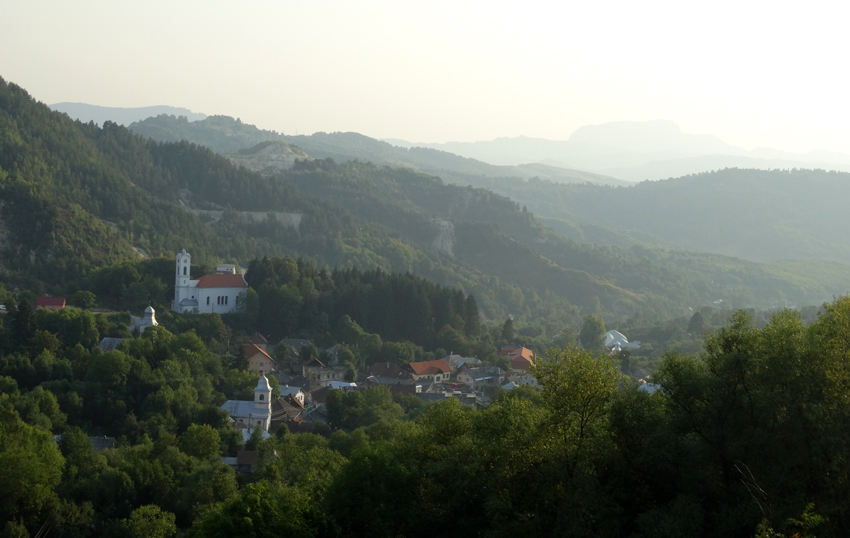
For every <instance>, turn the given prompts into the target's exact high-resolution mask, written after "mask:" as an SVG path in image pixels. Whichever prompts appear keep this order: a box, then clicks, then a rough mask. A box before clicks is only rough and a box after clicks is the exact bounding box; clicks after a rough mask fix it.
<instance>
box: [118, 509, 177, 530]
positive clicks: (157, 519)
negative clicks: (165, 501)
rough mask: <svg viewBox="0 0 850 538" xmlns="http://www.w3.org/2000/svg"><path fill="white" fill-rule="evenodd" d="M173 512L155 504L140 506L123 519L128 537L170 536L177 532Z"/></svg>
mask: <svg viewBox="0 0 850 538" xmlns="http://www.w3.org/2000/svg"><path fill="white" fill-rule="evenodd" d="M174 520H175V518H174V514H172V513H171V512H165V511H163V510H161V509H160V508H159V506H156V505H150V504H149V505H146V506H141V507H139V508H136V509H135V510H133V512H132V513H131V514H130V517H129V518H127V519H125V520H123V522H122V523H123V524H124V529H125V530H126V531H127V535H128V536H129V538H170V537H171V536H174V535H175V534H176V533H177V525H175V523H174Z"/></svg>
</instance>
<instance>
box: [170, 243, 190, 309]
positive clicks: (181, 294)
mask: <svg viewBox="0 0 850 538" xmlns="http://www.w3.org/2000/svg"><path fill="white" fill-rule="evenodd" d="M191 272H192V255H191V254H189V253H188V252H186V249H185V248H184V249H183V250H181V251H180V252H178V253H177V263H176V269H175V273H174V306H175V310H176V309H177V308H178V305H179V304H180V302H181V301H182V300H183V299H188V298H189V279H190V278H191V276H190V275H191Z"/></svg>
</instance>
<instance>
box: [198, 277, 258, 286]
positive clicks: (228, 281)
mask: <svg viewBox="0 0 850 538" xmlns="http://www.w3.org/2000/svg"><path fill="white" fill-rule="evenodd" d="M198 287H199V288H247V287H248V284H246V283H245V279H244V278H242V275H229V274H223V275H204V276H202V277H201V278H199V279H198Z"/></svg>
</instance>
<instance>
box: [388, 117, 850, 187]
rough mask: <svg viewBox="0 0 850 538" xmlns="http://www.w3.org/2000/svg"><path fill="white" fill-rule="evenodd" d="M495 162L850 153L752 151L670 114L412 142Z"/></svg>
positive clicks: (684, 170) (610, 166) (846, 164)
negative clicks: (533, 133)
mask: <svg viewBox="0 0 850 538" xmlns="http://www.w3.org/2000/svg"><path fill="white" fill-rule="evenodd" d="M386 141H387V142H389V143H391V144H394V145H397V146H400V147H408V148H409V147H427V148H432V149H439V150H442V151H448V152H451V153H455V154H457V155H461V156H464V157H469V158H473V159H478V160H480V161H483V162H486V163H490V164H495V165H503V166H507V165H517V164H521V163H531V162H539V163H545V164H550V165H554V166H558V167H563V168H572V169H577V170H586V171H589V172H594V173H597V174H602V175H607V176H611V177H615V178H618V179H622V180H626V181H642V180H645V179H666V178H670V177H680V176H684V175H688V174H696V173H702V172H710V171H713V170H721V169H723V168H735V167H737V168H758V169H765V170H770V169H777V168H780V169H788V168H800V167H805V168H823V169H826V170H841V171H850V155H845V154H841V153H834V152H829V151H823V150H816V151H812V152H809V153H792V152H786V151H779V150H774V149H770V148H756V149H754V150H752V151H747V150H745V149H743V148H740V147H737V146H733V145H731V144H727V143H725V142H723V141H722V140H720V139H719V138H717V137H716V136H712V135H698V134H690V133H684V132H682V130H681V129H680V128H679V126H677V125H676V124H675V123H673V122H670V121H666V120H656V121H645V122H628V121H623V122H613V123H606V124H603V125H589V126H585V127H581V128H579V129H578V130H576V131H575V132H574V133H573V134H572V135H571V136H570V138H569V140H564V141H558V140H547V139H543V138H530V137H526V136H519V137H515V138H497V139H495V140H490V141H480V142H447V143H444V144H433V143H419V142H417V143H412V142H407V141H404V140H397V139H388V140H386Z"/></svg>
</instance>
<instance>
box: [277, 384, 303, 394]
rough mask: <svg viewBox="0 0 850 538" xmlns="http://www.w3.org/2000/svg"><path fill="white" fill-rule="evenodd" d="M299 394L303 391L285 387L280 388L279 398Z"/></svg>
mask: <svg viewBox="0 0 850 538" xmlns="http://www.w3.org/2000/svg"><path fill="white" fill-rule="evenodd" d="M299 392H304V389H302V388H301V387H290V386H287V385H284V386H282V387H280V395H281V396H286V395H287V394H292V395H293V396H294V395H296V394H298V393H299Z"/></svg>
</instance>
